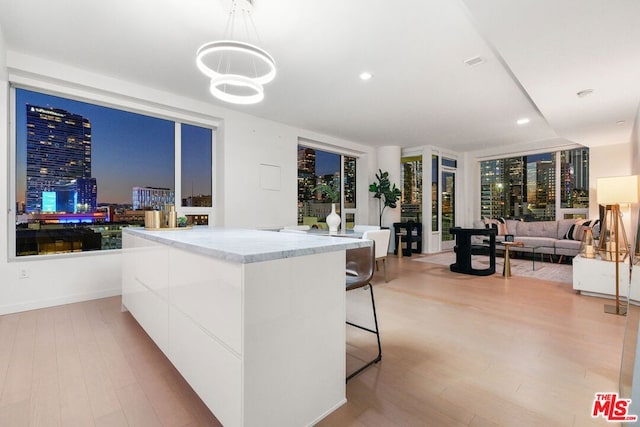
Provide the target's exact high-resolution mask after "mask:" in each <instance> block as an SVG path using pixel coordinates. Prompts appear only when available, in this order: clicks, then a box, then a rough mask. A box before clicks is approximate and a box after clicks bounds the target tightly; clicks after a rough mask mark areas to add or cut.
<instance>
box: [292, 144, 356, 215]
mask: <svg viewBox="0 0 640 427" xmlns="http://www.w3.org/2000/svg"><path fill="white" fill-rule="evenodd" d="M356 160H357V159H356V158H355V157H351V156H346V155H342V154H338V153H334V152H329V151H325V150H320V149H317V148H313V147H308V146H305V145H298V224H300V225H309V226H312V227H313V226H316V227H318V228H326V227H327V225H326V217H327V215H328V214H329V213H331V205H332V203H335V204H336V212H337V213H338V214H341V216H342V224H343V227H346V228H351V227H353V222H354V217H355V209H356ZM323 186H327V187H328V188H329V191H330V192H331V194H330V193H328V192H327V191H322V189H321V188H322V187H323ZM325 188H326V187H325ZM336 193H337V194H336ZM332 194H336V196H337V198H336V199H334V200H336V201H335V202H334V201H333V200H332V198H331V195H332Z"/></svg>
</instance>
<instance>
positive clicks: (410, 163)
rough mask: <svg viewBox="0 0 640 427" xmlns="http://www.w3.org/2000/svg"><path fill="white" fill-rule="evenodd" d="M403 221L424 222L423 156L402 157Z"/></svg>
mask: <svg viewBox="0 0 640 427" xmlns="http://www.w3.org/2000/svg"><path fill="white" fill-rule="evenodd" d="M400 185H401V189H402V196H401V199H400V205H401V213H400V220H401V221H402V222H407V221H415V222H422V156H412V157H403V158H402V180H401V183H400Z"/></svg>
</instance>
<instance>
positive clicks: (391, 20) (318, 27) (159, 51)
mask: <svg viewBox="0 0 640 427" xmlns="http://www.w3.org/2000/svg"><path fill="white" fill-rule="evenodd" d="M465 4H466V6H468V9H467V7H466V6H465ZM582 4H585V5H586V6H585V7H584V8H587V9H588V7H589V6H590V5H591V6H593V7H595V5H602V6H601V7H600V9H601V10H602V9H606V12H607V13H608V12H611V9H625V11H626V12H625V13H623V12H624V11H617V12H616V13H615V14H614V15H615V16H612V17H611V18H610V19H609V18H608V19H607V21H606V23H605V24H604V29H602V30H600V29H597V30H594V26H595V27H597V26H598V25H603V24H602V20H600V21H598V19H599V18H600V17H601V16H600V14H599V12H598V11H593V12H591V13H583V12H582V9H584V8H583V7H581V6H580V5H582ZM610 4H615V5H616V6H609V5H610ZM618 4H621V5H622V4H624V7H623V6H617V5H618ZM637 4H640V2H636V1H635V0H629V1H620V0H618V1H610V2H605V1H604V0H602V1H600V2H598V1H595V0H580V1H578V0H575V1H569V0H557V1H544V0H542V1H541V0H535V1H534V0H531V1H527V0H518V1H514V0H511V1H507V0H505V1H498V0H477V1H476V0H469V1H466V2H465V3H462V0H459V1H451V0H421V1H419V0H407V1H405V2H401V3H394V2H389V1H387V0H349V1H344V0H325V1H315V2H301V1H298V0H279V1H273V2H269V1H266V0H256V1H255V10H254V22H255V26H256V29H257V31H258V34H259V36H260V40H259V42H257V44H259V45H260V46H261V47H262V48H264V49H266V50H267V51H268V52H269V53H270V54H271V55H273V57H274V58H275V60H276V64H277V67H278V75H277V77H276V79H275V80H274V81H273V82H271V83H269V84H268V85H266V86H265V100H264V101H263V102H262V103H261V104H258V105H252V106H233V105H230V104H225V103H223V102H222V101H218V100H216V99H214V98H213V97H212V96H211V95H210V94H209V91H208V79H207V78H206V77H205V76H203V75H202V74H201V73H200V72H199V71H198V70H197V68H196V66H195V58H194V57H195V52H196V50H197V49H198V47H200V46H201V45H202V44H204V43H206V42H209V41H211V40H215V39H220V38H222V37H223V36H224V29H225V25H226V21H227V16H228V15H227V10H228V6H229V1H227V0H192V1H190V2H187V3H185V2H178V1H175V0H158V1H155V2H153V7H150V5H149V3H148V2H143V1H141V0H138V1H131V0H113V1H111V2H86V1H82V0H67V1H66V2H65V5H64V7H61V5H60V3H57V2H51V1H48V0H30V1H29V2H24V1H18V0H0V11H2V13H0V26H1V28H2V30H3V32H4V36H5V40H6V43H7V47H8V49H9V50H11V51H16V52H20V53H23V54H27V55H33V56H37V57H42V58H45V59H51V60H54V61H58V62H62V63H65V64H68V65H71V66H75V67H79V68H82V69H87V70H90V71H94V72H98V73H102V74H105V75H108V76H111V77H115V78H119V79H125V80H127V81H131V82H134V83H139V84H143V85H146V86H150V87H154V88H159V89H162V90H165V91H169V92H172V93H176V94H179V95H182V96H187V97H190V98H193V99H197V100H201V101H205V102H209V103H211V104H216V105H220V106H223V107H227V108H232V109H234V110H238V111H242V112H245V113H248V114H253V115H256V116H260V117H264V118H267V119H271V120H275V121H278V122H282V123H286V124H289V125H292V126H296V127H300V128H305V129H309V130H312V131H316V132H319V133H324V134H328V135H332V136H336V137H341V138H345V139H349V140H353V141H356V142H360V143H363V144H367V145H373V146H382V145H400V146H403V147H410V146H419V145H425V144H432V145H436V146H440V147H443V148H448V149H451V150H455V151H467V150H478V149H484V148H487V147H491V146H494V147H495V146H505V145H508V146H514V145H517V144H527V143H528V144H531V143H532V141H541V142H540V144H544V141H549V140H557V136H558V134H560V135H561V136H564V137H566V138H568V139H571V140H572V141H576V142H581V138H583V137H584V138H583V139H584V140H586V139H588V138H590V139H597V140H603V139H606V140H607V142H611V141H613V140H614V139H616V140H617V139H621V140H622V139H625V138H626V140H628V135H629V133H630V126H631V124H632V120H633V114H634V113H635V107H637V99H635V105H633V108H631V104H633V103H634V101H633V100H632V99H631V98H633V96H634V95H633V94H632V93H630V92H636V91H635V89H634V90H632V89H631V85H633V86H634V87H637V85H638V83H637V82H633V81H631V79H630V76H631V75H634V76H638V75H640V74H639V73H638V67H637V66H638V63H637V61H639V60H640V55H638V54H637V53H638V52H637V49H638V47H639V46H640V43H637V41H638V40H637V32H638V29H636V28H627V31H628V32H629V35H628V37H629V39H631V40H626V41H623V42H620V41H619V40H618V41H616V44H615V45H613V46H612V45H611V44H613V43H612V41H613V40H612V36H609V34H610V33H611V32H612V31H613V32H614V33H615V34H618V37H617V38H619V37H622V33H623V32H624V29H623V28H616V25H614V23H615V22H618V21H617V20H621V21H620V22H622V23H623V25H621V26H624V27H625V28H626V27H628V26H630V22H631V20H632V17H637V16H640V14H638V13H636V12H637ZM537 5H541V6H537ZM469 11H470V13H469ZM578 12H580V13H578ZM548 15H552V16H551V17H550V16H548ZM583 15H584V16H583ZM618 15H621V16H618ZM580 19H583V20H586V21H589V22H588V23H589V24H590V27H589V29H588V30H585V31H584V33H586V34H584V37H583V36H582V35H581V34H580V31H579V28H581V27H582V26H581V25H577V22H578V21H579V20H580ZM475 23H477V24H478V27H477V26H476V25H475ZM627 24H629V25H627ZM237 28H240V27H237ZM236 32H237V35H238V37H239V38H242V33H241V32H240V31H239V30H236ZM541 33H542V35H541ZM566 33H568V34H566ZM632 33H633V34H632ZM481 34H482V35H481ZM617 38H616V40H617ZM545 40H546V42H545ZM591 40H592V41H591ZM487 41H489V42H490V43H488V42H487ZM586 41H589V43H586ZM254 42H255V41H254ZM580 42H582V44H581V43H580ZM574 44H575V45H577V46H578V47H576V46H574ZM587 44H589V45H591V44H595V45H596V46H595V47H594V49H595V50H597V53H598V55H601V56H602V61H601V60H600V59H598V61H595V60H594V59H593V52H594V50H591V46H587ZM522 46H524V48H523V47H522ZM569 47H571V49H573V50H572V51H571V52H569V53H567V52H566V51H567V50H568V49H569ZM573 51H575V52H576V55H573V54H572V52H573ZM578 51H580V52H582V53H583V54H584V55H582V56H578V55H577V52H578ZM494 52H498V55H496V54H495V53H494ZM611 52H613V53H611ZM475 57H480V58H482V59H483V60H484V62H483V63H481V64H478V65H475V66H469V65H467V64H466V63H465V61H466V60H468V59H471V58H475ZM501 58H504V61H505V62H506V64H507V65H508V67H505V66H504V65H503V63H502V59H501ZM578 59H580V60H581V61H582V62H580V63H578V64H574V62H573V61H575V60H578ZM605 59H606V60H605ZM563 61H564V62H563ZM616 61H617V62H616ZM614 62H616V63H615V64H614ZM621 62H622V63H621ZM592 63H596V65H598V67H597V70H596V69H595V68H596V67H592V68H590V70H589V74H594V75H596V77H599V78H600V79H599V80H598V81H597V82H593V79H587V77H588V76H587V75H586V74H587V72H586V71H585V70H584V68H585V64H586V65H589V64H592ZM632 63H633V65H634V66H631V64H632ZM9 65H11V64H9ZM509 68H510V69H509ZM587 68H588V67H587ZM623 68H624V72H626V73H627V74H628V75H625V76H622V74H623V70H622V69H623ZM574 69H575V70H574ZM611 70H613V71H615V73H617V74H614V75H613V77H614V78H609V76H611V74H608V73H609V72H610V71H611ZM363 71H369V72H371V73H373V76H374V77H373V78H372V79H371V80H369V81H366V82H364V81H361V80H360V79H359V78H358V75H359V74H360V73H361V72H363ZM576 71H577V72H576ZM583 77H584V79H583ZM623 77H624V78H623ZM623 80H625V81H626V82H628V85H626V88H627V89H628V90H627V91H626V92H625V91H622V92H620V91H619V90H616V96H615V97H614V96H612V97H611V99H607V100H606V101H605V100H604V99H603V98H597V97H600V96H602V97H604V96H606V95H605V94H607V93H609V92H608V91H607V87H604V86H603V85H604V83H605V82H606V83H608V86H616V89H619V88H620V86H621V85H622V83H621V82H622V81H623ZM617 85H620V86H617ZM594 86H595V87H594ZM586 87H593V88H594V89H595V92H594V94H593V95H592V97H591V98H589V97H585V98H583V99H578V98H577V96H575V92H577V91H578V90H580V89H584V88H586ZM523 88H524V89H525V90H526V92H525V91H523ZM560 92H561V94H562V95H563V96H560V95H561V94H560ZM601 94H602V95H601ZM530 98H531V99H533V101H534V102H535V104H537V107H536V105H534V104H533V103H532V102H531V99H530ZM574 98H575V99H574ZM636 98H637V97H636ZM579 101H587V102H591V103H592V104H595V106H594V107H593V109H592V110H590V109H588V106H585V105H582V104H579ZM573 104H577V105H578V106H581V107H580V108H582V110H585V112H584V113H583V112H582V110H578V111H577V110H576V108H577V107H575V106H574V105H573ZM538 108H539V109H540V111H542V113H543V115H544V116H543V115H541V114H540V113H539V111H538ZM586 110H588V111H586ZM605 116H606V117H605ZM609 116H611V118H612V120H613V119H615V120H613V123H614V124H615V122H616V121H618V120H627V122H626V124H624V125H617V127H614V130H615V131H616V132H617V134H616V135H615V136H613V134H611V133H609V132H610V129H609V128H606V129H605V127H604V123H609V119H608V117H609ZM614 116H615V117H614ZM521 117H528V118H529V119H530V120H531V122H530V123H529V124H527V125H526V126H518V125H516V120H517V119H519V118H521ZM547 122H548V123H547ZM601 123H602V124H603V125H602V126H600V124H601ZM549 125H551V126H549ZM600 134H602V135H603V136H602V137H595V138H594V135H595V136H597V135H600ZM585 135H586V137H585ZM625 136H626V137H625Z"/></svg>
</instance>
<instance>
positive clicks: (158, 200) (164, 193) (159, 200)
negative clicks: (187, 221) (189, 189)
mask: <svg viewBox="0 0 640 427" xmlns="http://www.w3.org/2000/svg"><path fill="white" fill-rule="evenodd" d="M132 198H133V209H134V210H147V209H162V208H164V206H165V205H172V204H174V203H175V192H174V191H173V190H171V189H169V188H155V187H133V197H132Z"/></svg>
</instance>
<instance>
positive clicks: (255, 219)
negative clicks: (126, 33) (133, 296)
mask: <svg viewBox="0 0 640 427" xmlns="http://www.w3.org/2000/svg"><path fill="white" fill-rule="evenodd" d="M5 52H6V47H5V44H4V43H3V41H2V39H0V79H2V80H0V84H1V88H0V99H1V100H2V103H3V104H4V106H6V107H7V108H1V109H0V145H2V147H3V149H2V150H0V163H1V164H2V165H8V164H9V162H8V155H7V152H8V150H9V144H10V143H11V141H10V138H9V135H8V128H7V123H8V121H9V117H8V111H9V100H8V94H9V91H8V87H7V86H8V85H7V79H9V80H11V81H14V82H18V83H20V84H22V85H26V86H28V87H33V88H35V89H38V88H40V89H46V90H49V91H53V92H59V93H61V94H62V95H64V94H67V95H73V96H79V97H81V98H86V97H89V98H91V99H92V100H98V101H100V102H101V103H105V104H115V105H122V103H123V102H124V103H125V105H127V106H129V107H130V108H135V107H136V106H139V107H140V108H143V109H145V110H147V111H156V110H157V109H162V108H164V109H165V110H164V111H167V109H169V110H170V111H171V114H172V115H173V116H175V117H176V118H180V117H205V118H207V119H209V120H211V121H214V122H216V123H218V125H219V131H218V133H217V136H218V146H217V150H216V156H217V159H216V161H217V163H216V190H217V194H216V195H215V204H216V206H217V208H216V215H215V217H216V221H217V225H228V226H234V227H252V228H253V227H269V226H280V225H285V224H295V223H296V221H297V216H296V212H297V211H296V206H297V149H296V148H297V144H298V137H304V138H309V139H313V140H314V141H319V142H322V143H328V144H331V145H333V146H335V147H341V148H346V149H348V150H351V151H352V152H354V153H361V154H362V158H363V159H364V163H363V164H364V166H365V167H364V168H363V170H362V171H360V170H359V171H358V174H359V176H358V182H359V183H360V184H362V183H366V182H368V181H369V180H372V177H373V174H372V171H373V170H375V165H373V162H372V161H371V160H372V159H375V158H376V154H375V150H373V149H371V148H370V147H366V146H362V145H360V144H356V143H353V142H350V141H345V140H341V139H336V138H332V137H329V136H325V135H320V134H316V133H314V132H309V131H306V130H303V129H296V128H293V127H290V126H285V125H282V124H279V123H275V122H271V121H267V120H263V119H259V118H256V117H252V116H249V115H247V114H242V113H238V112H234V111H231V110H227V109H225V108H220V107H217V106H215V105H212V104H209V103H204V102H200V101H196V100H193V99H188V98H185V97H181V96H178V95H175V94H171V93H167V92H163V91H160V90H157V89H152V88H148V87H144V86H140V85H135V84H132V83H129V82H125V81H120V80H117V79H114V78H111V77H109V76H104V75H99V74H95V73H91V72H88V71H85V70H80V69H75V68H71V67H68V66H66V65H64V64H60V63H56V62H52V61H49V60H44V59H42V58H35V57H30V56H27V55H23V54H21V53H18V52H12V51H9V52H6V54H7V56H6V65H4V62H5V61H4V57H5V55H4V54H5ZM7 69H8V74H7ZM87 94H90V95H87ZM165 106H167V107H165ZM261 164H266V165H272V166H277V167H279V168H280V172H281V177H280V187H279V190H273V189H269V190H266V189H264V188H262V186H261V183H260V165H261ZM3 169H5V170H6V169H8V168H4V167H3ZM8 182H9V180H8V172H7V173H5V174H3V175H2V176H1V177H0V221H1V224H2V228H3V230H2V231H1V233H2V235H4V236H8V235H11V234H12V233H13V229H14V225H13V224H8V219H7V210H8V209H9V208H12V209H13V207H14V206H8V205H7V204H8V203H9V201H8V185H9V184H8ZM366 185H368V184H365V185H363V186H360V187H359V188H360V189H363V188H365V189H366ZM361 192H362V191H361ZM359 197H366V196H362V194H360V195H359ZM359 209H360V210H361V212H359V215H362V216H364V217H369V216H370V215H369V212H368V207H367V203H363V204H359ZM4 240H5V241H4V244H2V245H0V254H1V255H2V257H1V260H0V273H1V277H2V278H3V280H2V281H1V282H0V314H3V313H10V312H16V311H22V310H27V309H33V308H40V307H46V306H51V305H58V304H63V303H68V302H75V301H80V300H85V299H91V298H99V297H103V296H108V295H117V294H119V293H120V270H121V253H120V251H105V252H101V253H95V254H77V255H74V256H40V257H27V258H24V259H18V260H11V259H10V258H9V256H8V250H7V246H8V244H7V239H6V238H5V239H4ZM20 269H24V270H26V271H27V272H28V274H29V277H28V278H26V279H18V272H19V270H20Z"/></svg>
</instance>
